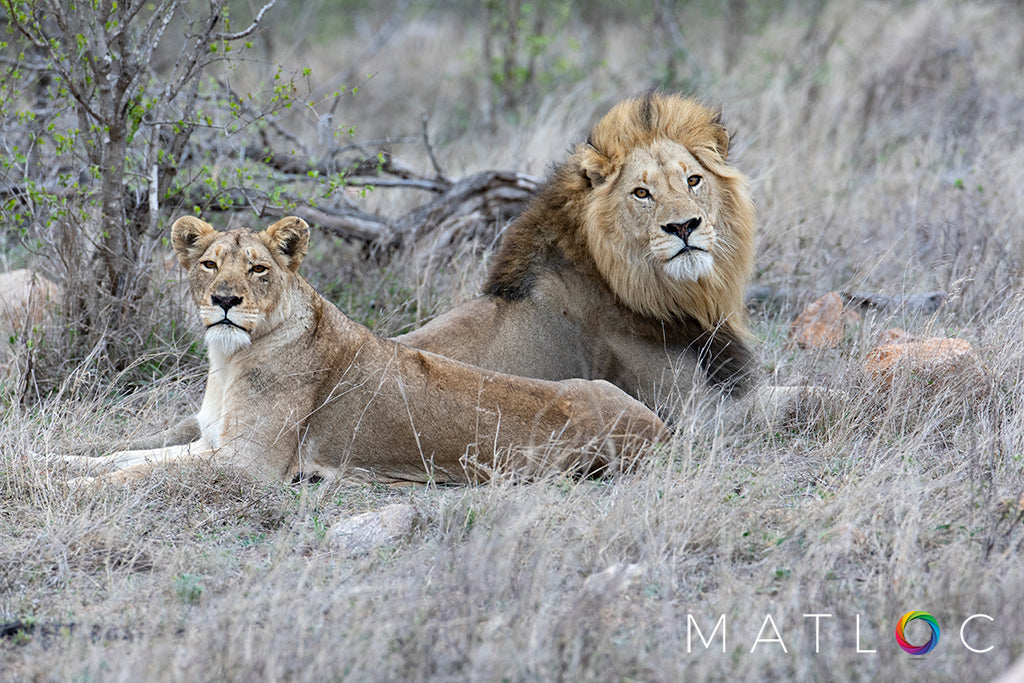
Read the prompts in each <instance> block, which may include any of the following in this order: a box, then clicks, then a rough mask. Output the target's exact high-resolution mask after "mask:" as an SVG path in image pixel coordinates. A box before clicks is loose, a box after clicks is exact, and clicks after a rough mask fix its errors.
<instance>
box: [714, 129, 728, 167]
mask: <svg viewBox="0 0 1024 683" xmlns="http://www.w3.org/2000/svg"><path fill="white" fill-rule="evenodd" d="M711 134H712V135H714V136H715V149H716V150H718V155H719V156H720V157H722V161H728V160H729V129H728V128H726V127H725V126H724V125H722V123H721V121H720V120H716V121H715V122H714V123H712V124H711Z"/></svg>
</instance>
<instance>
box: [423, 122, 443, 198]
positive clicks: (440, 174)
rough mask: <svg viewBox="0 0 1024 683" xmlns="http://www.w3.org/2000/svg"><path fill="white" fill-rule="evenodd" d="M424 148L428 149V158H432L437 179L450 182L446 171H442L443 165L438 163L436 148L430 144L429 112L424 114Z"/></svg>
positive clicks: (431, 161)
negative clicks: (428, 131) (428, 129)
mask: <svg viewBox="0 0 1024 683" xmlns="http://www.w3.org/2000/svg"><path fill="white" fill-rule="evenodd" d="M421 120H422V122H423V146H424V147H426V148H427V156H428V157H430V164H431V165H432V166H433V167H434V172H435V173H437V179H438V180H442V181H444V182H446V183H447V182H449V181H448V179H447V178H446V177H445V175H444V171H443V170H441V164H439V163H438V162H437V157H436V156H434V147H433V145H431V144H430V135H428V133H427V124H429V123H430V118H429V117H428V116H427V112H423V118H422V119H421Z"/></svg>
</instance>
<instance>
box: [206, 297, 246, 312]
mask: <svg viewBox="0 0 1024 683" xmlns="http://www.w3.org/2000/svg"><path fill="white" fill-rule="evenodd" d="M210 301H212V302H213V305H214V306H220V307H221V308H223V309H224V312H225V313H227V312H228V310H229V309H231V308H234V307H235V306H237V305H238V304H240V303H242V297H240V296H222V295H220V294H214V295H213V296H211V297H210Z"/></svg>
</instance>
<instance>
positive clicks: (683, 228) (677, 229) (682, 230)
mask: <svg viewBox="0 0 1024 683" xmlns="http://www.w3.org/2000/svg"><path fill="white" fill-rule="evenodd" d="M699 227H700V216H697V217H696V218H691V219H690V220H688V221H686V222H684V223H666V224H665V225H663V226H661V229H662V230H664V231H665V232H667V233H668V234H670V235H675V236H676V237H680V238H682V239H683V240H685V239H686V238H687V237H689V236H690V235H691V234H693V231H694V230H696V229H697V228H699Z"/></svg>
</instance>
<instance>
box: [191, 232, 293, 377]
mask: <svg viewBox="0 0 1024 683" xmlns="http://www.w3.org/2000/svg"><path fill="white" fill-rule="evenodd" d="M171 234H172V241H173V244H174V249H175V252H176V253H177V255H178V260H179V261H180V262H181V264H182V266H183V267H185V268H186V269H187V270H188V279H189V286H190V290H191V292H192V300H193V301H194V302H195V304H196V307H197V308H198V309H199V321H200V324H202V325H203V327H204V328H205V329H206V343H207V346H208V347H209V348H210V350H211V351H213V352H216V353H220V354H223V355H224V356H225V357H228V356H231V355H232V354H234V353H235V352H236V351H238V350H240V349H243V348H245V347H247V346H249V345H250V344H251V343H252V342H253V340H255V339H258V338H259V337H261V336H263V335H265V334H267V333H268V332H270V331H271V330H273V329H274V328H276V327H277V326H278V325H280V324H281V322H282V321H283V320H285V319H287V315H288V302H289V296H288V295H289V293H290V292H291V291H294V289H295V287H296V282H295V280H296V275H295V272H296V270H297V269H298V267H299V264H300V263H301V261H302V257H303V256H304V255H305V253H306V246H307V244H308V241H309V229H308V227H307V226H306V224H305V222H303V221H302V220H301V219H298V218H286V219H282V220H281V221H278V222H277V223H275V224H274V225H272V226H270V227H269V228H267V230H266V231H265V232H261V233H253V232H251V231H250V230H248V229H246V228H241V229H238V230H232V231H230V232H225V233H220V232H217V231H216V230H214V229H213V227H211V226H210V225H208V224H206V223H204V222H203V221H200V220H199V219H197V218H193V217H191V216H186V217H184V218H181V219H179V220H178V221H176V222H175V223H174V226H173V227H172V230H171Z"/></svg>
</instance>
